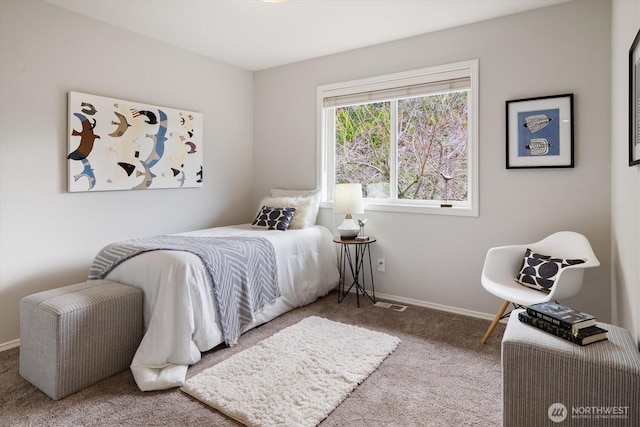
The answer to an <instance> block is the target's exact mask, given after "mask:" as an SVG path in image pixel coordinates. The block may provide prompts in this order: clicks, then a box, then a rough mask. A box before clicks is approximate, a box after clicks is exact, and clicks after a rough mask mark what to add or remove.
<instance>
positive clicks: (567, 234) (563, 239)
mask: <svg viewBox="0 0 640 427" xmlns="http://www.w3.org/2000/svg"><path fill="white" fill-rule="evenodd" d="M527 248H529V249H531V250H532V251H533V252H536V253H539V254H543V255H550V256H553V257H557V258H564V259H584V260H585V262H584V263H583V264H576V265H570V266H568V267H564V268H563V269H561V270H560V272H559V273H558V275H557V277H556V280H555V284H554V285H553V287H552V288H551V291H550V292H548V293H547V292H542V291H538V290H535V289H532V288H528V287H526V286H524V285H521V284H519V283H517V282H516V281H515V280H514V278H515V277H516V275H517V274H518V272H519V271H520V267H521V266H522V260H523V258H524V253H525V251H526V250H527ZM599 265H600V261H598V258H597V257H596V254H595V253H593V249H591V245H590V244H589V241H588V240H587V238H586V237H584V236H583V235H582V234H580V233H575V232H573V231H560V232H557V233H554V234H552V235H550V236H549V237H546V238H544V239H542V240H540V241H539V242H536V243H530V244H524V245H510V246H500V247H496V248H491V249H489V252H487V256H486V258H485V261H484V268H483V269H482V279H481V282H482V286H483V287H484V288H485V289H486V290H487V291H488V292H490V293H492V294H493V295H495V296H497V297H498V298H501V299H503V300H505V301H504V303H503V304H502V307H501V308H500V310H499V311H498V314H496V317H495V318H494V319H493V322H492V323H491V325H490V326H489V329H487V332H486V334H485V335H484V337H483V338H482V343H483V344H484V343H486V342H487V340H488V339H489V336H491V333H492V332H493V330H494V329H495V327H496V325H497V324H498V322H499V321H500V319H502V317H503V315H504V312H505V311H506V309H507V307H508V306H509V303H513V304H514V305H516V306H524V307H527V306H530V305H532V304H537V303H540V302H546V301H556V300H558V299H562V298H569V297H572V296H575V295H577V294H578V292H580V288H581V287H582V278H583V276H584V269H585V268H590V267H597V266H599Z"/></svg>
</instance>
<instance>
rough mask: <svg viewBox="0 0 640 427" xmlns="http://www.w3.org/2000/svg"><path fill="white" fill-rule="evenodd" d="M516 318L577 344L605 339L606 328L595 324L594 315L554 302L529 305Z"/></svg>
mask: <svg viewBox="0 0 640 427" xmlns="http://www.w3.org/2000/svg"><path fill="white" fill-rule="evenodd" d="M518 319H519V320H520V321H521V322H524V323H527V324H529V325H531V326H535V327H536V328H538V329H542V330H543V331H546V332H549V333H551V334H553V335H555V336H557V337H560V338H563V339H565V340H567V341H571V342H572V343H575V344H578V345H587V344H591V343H594V342H597V341H602V340H606V339H607V331H606V329H602V328H600V327H598V326H596V318H595V317H594V316H592V315H590V314H587V313H580V312H578V311H575V310H573V309H572V308H569V307H566V306H564V305H560V304H556V303H554V302H543V303H540V304H533V305H530V306H529V307H527V310H526V311H521V312H520V313H518Z"/></svg>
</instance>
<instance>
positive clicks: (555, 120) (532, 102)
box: [506, 93, 574, 169]
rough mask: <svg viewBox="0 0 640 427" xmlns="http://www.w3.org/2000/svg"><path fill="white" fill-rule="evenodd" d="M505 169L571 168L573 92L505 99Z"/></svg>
mask: <svg viewBox="0 0 640 427" xmlns="http://www.w3.org/2000/svg"><path fill="white" fill-rule="evenodd" d="M506 107H507V108H506V110H507V117H506V122H507V150H506V151H507V169H516V168H572V167H573V158H574V156H573V94H571V93H570V94H566V95H554V96H544V97H539V98H527V99H516V100H512V101H507V102H506Z"/></svg>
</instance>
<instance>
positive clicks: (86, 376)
mask: <svg viewBox="0 0 640 427" xmlns="http://www.w3.org/2000/svg"><path fill="white" fill-rule="evenodd" d="M142 297H143V295H142V290H140V289H138V288H134V287H131V286H126V285H123V284H120V283H115V282H111V281H108V280H91V281H88V282H85V283H79V284H76V285H70V286H65V287H62V288H58V289H52V290H49V291H44V292H39V293H37V294H33V295H29V296H26V297H24V298H22V299H21V300H20V375H21V376H22V377H23V378H24V379H26V380H27V381H29V382H30V383H32V384H33V385H35V386H36V387H38V388H39V389H40V390H42V391H43V392H44V393H46V394H47V395H48V396H49V397H51V398H52V399H54V400H58V399H62V398H63V397H65V396H68V395H69V394H72V393H75V392H76V391H78V390H80V389H82V388H84V387H87V386H89V385H91V384H94V383H96V382H98V381H100V380H102V379H104V378H107V377H109V376H111V375H113V374H116V373H118V372H120V371H123V370H125V369H127V368H128V367H129V364H130V363H131V360H132V359H133V355H134V353H135V352H136V349H137V348H138V345H139V344H140V341H141V340H142V334H143V328H144V326H143V319H142Z"/></svg>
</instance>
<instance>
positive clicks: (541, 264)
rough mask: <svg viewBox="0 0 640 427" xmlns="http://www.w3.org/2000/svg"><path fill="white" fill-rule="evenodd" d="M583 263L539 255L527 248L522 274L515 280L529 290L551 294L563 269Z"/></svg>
mask: <svg viewBox="0 0 640 427" xmlns="http://www.w3.org/2000/svg"><path fill="white" fill-rule="evenodd" d="M582 263H584V260H583V259H562V258H554V257H551V256H549V255H541V254H537V253H535V252H533V251H532V250H531V249H529V248H527V250H526V252H525V254H524V259H523V260H522V267H520V272H519V273H518V275H517V276H516V278H515V279H514V280H515V281H516V282H518V283H520V284H521V285H524V286H527V287H529V288H532V289H536V290H539V291H543V292H550V291H551V287H552V286H553V284H554V283H555V280H556V278H557V277H558V274H559V273H560V270H561V269H563V268H564V267H568V266H570V265H576V264H582Z"/></svg>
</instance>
